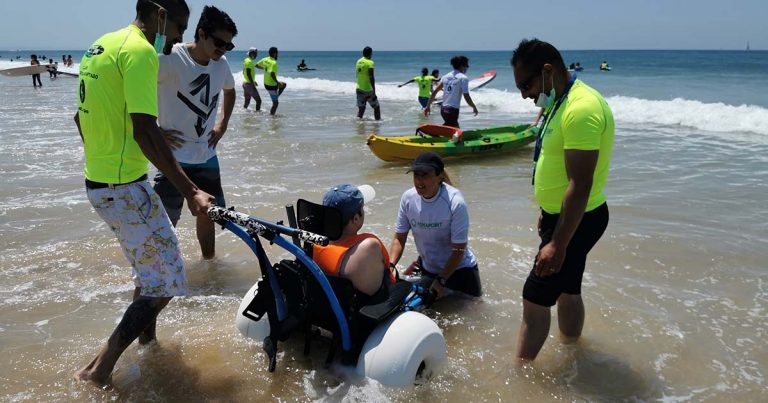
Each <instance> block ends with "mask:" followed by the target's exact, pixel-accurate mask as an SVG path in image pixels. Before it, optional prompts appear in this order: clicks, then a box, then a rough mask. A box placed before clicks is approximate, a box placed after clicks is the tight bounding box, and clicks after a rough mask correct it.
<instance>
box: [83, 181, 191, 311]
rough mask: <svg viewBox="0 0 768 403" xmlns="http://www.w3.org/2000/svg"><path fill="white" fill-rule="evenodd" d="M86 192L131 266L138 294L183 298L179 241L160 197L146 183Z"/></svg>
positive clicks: (182, 263) (182, 269) (184, 286)
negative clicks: (138, 289)
mask: <svg viewBox="0 0 768 403" xmlns="http://www.w3.org/2000/svg"><path fill="white" fill-rule="evenodd" d="M87 192H88V200H89V201H90V202H91V205H92V206H93V208H94V210H96V213H98V214H99V216H100V217H101V219H102V220H104V222H106V223H107V225H109V227H110V228H111V229H112V231H113V232H114V233H115V235H116V236H117V240H118V241H119V242H120V246H122V247H123V253H124V254H125V257H126V258H127V259H128V261H129V262H130V263H131V266H133V271H132V278H133V283H134V284H135V285H136V287H139V288H141V295H142V296H147V297H173V296H181V295H186V293H187V277H186V272H185V270H184V262H183V261H182V259H181V251H180V250H179V241H178V240H177V239H176V233H175V232H174V230H173V226H172V225H171V220H170V219H169V218H168V214H167V213H166V212H165V209H164V208H163V203H162V201H160V196H158V195H157V193H155V191H154V190H152V186H150V185H149V182H147V181H146V180H145V181H141V182H135V183H130V184H126V185H117V186H114V187H113V188H109V187H105V188H101V189H87Z"/></svg>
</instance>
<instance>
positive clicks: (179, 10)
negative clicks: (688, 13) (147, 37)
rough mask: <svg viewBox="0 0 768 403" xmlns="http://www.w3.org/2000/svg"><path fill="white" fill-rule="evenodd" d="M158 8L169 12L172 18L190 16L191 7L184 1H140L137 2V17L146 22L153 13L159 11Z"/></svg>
mask: <svg viewBox="0 0 768 403" xmlns="http://www.w3.org/2000/svg"><path fill="white" fill-rule="evenodd" d="M157 6H161V7H163V8H164V9H166V10H168V13H169V17H171V18H174V17H180V16H183V15H189V6H187V2H186V1H184V0H138V1H137V2H136V17H138V19H140V20H141V21H145V20H146V19H147V18H149V16H150V15H151V14H152V12H153V11H157Z"/></svg>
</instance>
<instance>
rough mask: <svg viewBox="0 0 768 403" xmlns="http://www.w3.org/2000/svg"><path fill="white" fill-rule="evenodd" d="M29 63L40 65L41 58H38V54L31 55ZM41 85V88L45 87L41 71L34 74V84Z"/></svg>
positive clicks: (34, 85) (35, 85)
mask: <svg viewBox="0 0 768 403" xmlns="http://www.w3.org/2000/svg"><path fill="white" fill-rule="evenodd" d="M30 59H32V60H30V61H29V65H30V66H39V65H40V60H37V55H31V56H30ZM38 85H39V86H40V88H42V87H43V82H42V81H40V73H36V74H32V86H33V87H35V88H37V86H38Z"/></svg>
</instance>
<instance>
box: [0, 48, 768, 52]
mask: <svg viewBox="0 0 768 403" xmlns="http://www.w3.org/2000/svg"><path fill="white" fill-rule="evenodd" d="M67 50H78V49H77V48H58V49H42V48H38V49H0V52H39V51H67ZM247 50H248V49H247V48H243V49H242V50H241V49H234V50H231V51H230V52H244V51H247ZM513 50H514V49H477V50H471V49H439V50H435V49H432V50H414V49H410V50H401V49H379V50H377V49H374V51H375V52H421V53H425V52H426V53H429V52H435V53H436V52H511V51H513ZM558 50H560V51H561V52H594V51H609V52H630V51H631V52H648V51H657V52H658V51H712V52H724V51H725V52H730V51H734V52H764V51H766V50H768V49H762V48H759V49H755V48H750V49H749V50H747V49H745V48H719V49H714V48H677V49H673V48H670V49H649V48H624V49H620V48H610V49H558ZM83 51H85V49H83ZM280 51H281V52H360V49H322V50H318V49H315V50H311V49H280Z"/></svg>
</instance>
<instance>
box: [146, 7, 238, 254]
mask: <svg viewBox="0 0 768 403" xmlns="http://www.w3.org/2000/svg"><path fill="white" fill-rule="evenodd" d="M235 35H237V27H236V26H235V23H234V21H232V19H231V18H230V17H229V16H228V15H227V14H226V13H225V12H223V11H221V10H219V9H217V8H216V7H212V6H206V7H204V8H203V13H202V15H201V16H200V22H198V24H197V29H196V30H195V41H194V42H191V43H180V44H176V45H174V46H173V49H172V50H171V54H170V55H167V56H165V55H163V56H160V72H159V74H158V112H159V116H158V124H159V126H160V128H161V129H163V130H164V134H165V136H166V139H167V140H168V143H169V145H170V146H171V148H172V149H173V155H174V156H175V157H176V159H177V160H178V161H179V164H180V165H181V167H182V169H184V172H185V173H186V174H187V176H188V177H189V178H190V179H191V180H192V182H194V183H195V184H196V185H197V186H198V187H200V189H203V190H204V191H205V192H208V193H209V194H211V195H213V196H215V197H216V204H217V205H220V206H224V205H225V202H224V192H223V191H222V188H221V176H220V173H219V160H218V157H217V156H216V145H217V144H218V143H219V140H221V137H222V136H223V135H224V133H225V132H226V131H227V125H228V123H229V118H230V116H232V108H233V107H234V105H235V80H234V78H233V77H232V71H231V70H230V68H229V63H227V59H226V57H224V54H225V53H226V52H227V51H230V50H232V49H233V48H234V47H235V46H234V45H233V44H232V38H234V37H235ZM222 91H223V101H222V102H219V100H220V99H221V98H222V97H221V95H222ZM219 103H221V109H222V116H221V119H220V120H219V121H218V122H217V121H216V116H217V111H218V108H219ZM154 188H155V191H156V192H157V193H158V195H160V198H161V199H162V201H163V206H164V207H165V209H166V211H167V212H168V216H169V217H170V219H171V222H172V223H173V225H174V226H175V225H176V223H177V222H178V221H179V217H180V216H181V208H182V206H183V203H184V198H183V197H182V196H181V194H180V193H179V192H178V190H176V188H175V187H174V186H173V184H172V183H171V182H170V181H169V180H168V178H167V177H166V176H165V175H163V173H162V172H158V173H157V176H156V177H155V187H154ZM215 234H216V232H215V226H214V223H213V221H211V220H210V219H209V218H208V217H207V216H205V215H198V216H197V239H198V241H199V242H200V249H201V251H202V255H203V259H212V258H213V257H214V256H215V255H216V249H215Z"/></svg>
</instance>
